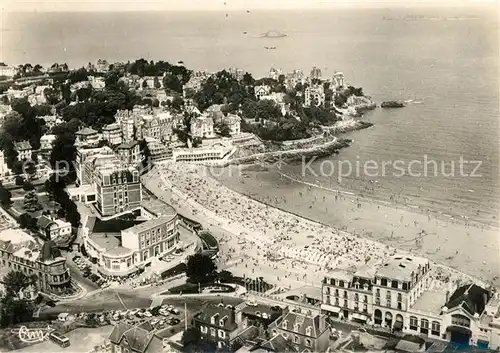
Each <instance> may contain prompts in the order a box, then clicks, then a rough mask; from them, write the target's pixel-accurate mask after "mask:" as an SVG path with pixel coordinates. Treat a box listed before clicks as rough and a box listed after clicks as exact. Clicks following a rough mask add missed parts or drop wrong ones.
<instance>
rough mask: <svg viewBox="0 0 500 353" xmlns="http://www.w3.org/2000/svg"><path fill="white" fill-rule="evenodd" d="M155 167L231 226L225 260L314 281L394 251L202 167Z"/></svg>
mask: <svg viewBox="0 0 500 353" xmlns="http://www.w3.org/2000/svg"><path fill="white" fill-rule="evenodd" d="M157 172H159V175H158V176H159V177H160V180H161V187H162V188H165V189H167V188H170V189H175V190H177V191H178V192H179V193H180V194H182V195H183V197H182V198H180V199H179V200H178V202H184V203H186V204H189V206H190V207H192V211H194V212H206V213H207V215H209V216H210V218H211V219H214V220H217V222H218V225H219V226H224V228H225V229H229V230H231V232H229V234H227V236H226V238H225V239H219V241H221V242H222V243H224V242H227V243H228V244H229V245H228V246H227V251H226V252H225V253H222V254H221V255H220V257H221V260H222V263H227V264H242V265H243V264H244V265H245V268H246V269H250V270H251V271H252V274H256V273H255V271H257V272H259V273H262V272H266V270H265V268H268V269H274V270H276V271H277V272H280V271H281V272H280V273H281V276H282V278H283V277H285V278H292V279H294V280H296V281H299V282H300V281H304V282H314V280H316V279H317V278H321V276H323V275H324V274H325V271H329V270H332V269H338V268H342V269H350V270H355V269H357V268H359V267H361V266H364V265H368V266H377V265H378V264H380V263H382V262H383V261H384V260H385V259H387V258H388V257H390V256H392V255H395V254H396V249H394V248H391V247H389V246H386V245H384V244H382V243H379V242H375V241H371V240H369V239H363V238H359V237H357V236H355V235H352V234H348V233H346V232H343V231H342V230H337V229H334V228H331V227H328V226H325V225H322V224H319V223H316V222H312V221H309V220H306V219H304V218H301V217H298V216H295V215H293V214H290V213H287V212H285V211H282V210H279V209H277V208H274V207H270V206H268V205H266V204H264V203H261V202H258V201H255V200H253V199H251V198H249V197H246V196H243V195H240V194H238V193H236V192H234V191H232V190H231V189H229V188H227V187H225V186H224V185H222V184H220V183H219V182H218V181H216V180H215V179H213V178H211V177H210V176H209V175H208V173H206V170H204V167H202V166H192V165H183V164H167V165H163V166H162V167H161V169H159V170H158V171H157ZM339 197H342V196H339ZM269 198H272V196H269ZM269 203H270V202H269ZM197 206H201V207H197ZM357 207H360V206H359V204H358V206H357ZM235 235H236V239H235ZM241 250H244V251H241ZM242 253H243V254H242ZM250 258H251V261H249V260H250ZM278 269H279V270H280V271H278ZM276 271H273V272H276ZM457 275H459V274H458V273H456V272H455V271H453V270H451V269H447V270H446V271H445V273H443V272H442V270H441V272H440V275H439V278H440V280H442V281H443V282H448V281H449V280H451V279H452V277H453V278H456V277H457ZM459 276H460V277H461V275H459ZM282 278H280V276H277V277H276V278H274V279H275V280H280V279H282ZM313 278H314V279H313Z"/></svg>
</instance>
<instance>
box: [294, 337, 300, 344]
mask: <svg viewBox="0 0 500 353" xmlns="http://www.w3.org/2000/svg"><path fill="white" fill-rule="evenodd" d="M293 343H295V344H299V336H294V337H293Z"/></svg>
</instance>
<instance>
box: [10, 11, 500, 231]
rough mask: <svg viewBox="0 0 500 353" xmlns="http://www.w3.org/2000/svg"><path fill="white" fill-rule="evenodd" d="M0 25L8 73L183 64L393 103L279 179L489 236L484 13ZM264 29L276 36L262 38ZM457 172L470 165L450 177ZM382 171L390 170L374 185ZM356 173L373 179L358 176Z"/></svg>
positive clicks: (274, 178) (491, 73)
mask: <svg viewBox="0 0 500 353" xmlns="http://www.w3.org/2000/svg"><path fill="white" fill-rule="evenodd" d="M1 26H2V36H1V42H0V54H1V59H0V61H4V62H6V63H7V64H16V65H17V64H20V63H26V62H29V63H31V64H36V63H39V64H41V65H43V66H45V67H46V66H48V65H51V64H52V63H54V62H59V63H63V62H66V63H68V64H69V65H70V67H79V66H82V65H86V63H88V62H95V61H96V60H97V59H99V58H103V59H107V60H108V61H110V62H114V61H127V60H135V59H137V58H141V57H142V58H145V59H148V60H166V61H169V62H172V63H176V62H178V61H183V62H184V64H185V65H186V66H187V67H189V68H192V69H195V70H209V71H216V70H220V69H223V68H230V67H234V68H242V69H245V70H247V71H248V72H250V73H252V74H253V75H254V77H262V76H264V75H266V74H267V73H268V72H269V69H270V68H271V67H275V68H279V69H282V70H283V71H284V72H289V71H292V70H293V69H302V70H303V71H304V72H305V73H306V74H307V73H309V71H310V70H311V68H312V67H313V66H316V67H318V68H320V69H321V70H322V75H323V76H324V77H328V76H331V75H333V73H334V72H335V71H342V72H343V73H344V75H345V77H346V81H347V82H348V83H349V84H352V85H354V86H356V87H363V90H364V92H365V94H366V95H369V96H371V97H372V98H373V99H374V100H375V101H376V102H378V103H381V102H382V101H385V100H405V101H407V103H408V104H407V106H406V107H405V108H401V109H381V108H377V109H376V110H374V111H370V112H368V113H366V114H365V115H364V116H363V118H362V119H363V120H365V121H369V122H372V123H373V124H374V126H373V127H371V128H369V129H366V130H361V131H355V132H350V133H347V134H345V135H343V137H346V138H350V139H352V140H353V142H352V143H351V146H350V147H348V148H345V149H343V150H341V151H340V153H339V154H338V155H335V156H331V157H328V158H327V159H322V160H317V161H314V162H312V163H311V164H309V165H308V166H309V167H308V168H306V169H305V173H304V165H303V163H295V164H288V165H283V166H281V172H283V173H285V174H287V175H293V176H296V177H299V178H300V179H302V180H304V181H307V182H310V183H314V184H318V185H322V186H323V187H329V188H334V189H343V190H349V191H350V192H354V193H356V194H361V195H363V196H366V197H371V198H377V199H381V200H387V201H389V202H394V203H401V204H405V205H407V206H411V207H420V208H425V209H430V210H434V211H437V212H442V213H445V214H451V215H454V216H459V217H462V216H463V217H468V218H470V219H473V220H476V221H478V222H482V223H485V224H493V225H496V226H498V216H499V210H500V197H499V196H500V182H499V175H500V174H499V148H500V140H499V82H498V80H499V38H498V16H497V10H496V8H495V7H494V6H493V7H470V8H469V7H459V8H452V7H447V8H438V7H433V8H422V7H415V8H412V7H405V8H390V7H388V8H380V7H379V8H337V9H328V10H323V11H304V10H301V11H276V10H274V11H251V12H246V11H242V12H229V13H227V14H226V13H224V12H137V13H130V12H125V13H110V12H103V13H4V14H3V16H2V23H1ZM269 30H276V31H279V32H283V33H285V34H286V35H287V36H286V37H282V38H263V37H262V34H263V33H265V32H267V31H269ZM266 46H267V47H276V49H272V50H269V49H265V47H266ZM460 160H464V161H469V163H466V164H465V163H464V164H463V165H464V167H463V169H462V170H460V166H459V163H460ZM369 161H370V162H369ZM394 161H399V164H400V166H401V165H402V166H404V168H405V170H406V172H405V173H404V174H403V175H399V174H400V173H399V174H398V172H395V167H394V164H393V163H394ZM425 161H435V162H436V163H437V166H438V167H437V168H438V170H434V169H432V168H434V164H429V165H430V166H431V167H430V168H431V170H430V171H429V170H428V171H427V174H426V175H423V174H422V173H423V172H424V169H423V165H422V163H425ZM470 161H473V162H470ZM339 162H345V163H347V164H349V163H350V164H351V165H352V166H354V167H355V166H356V163H358V165H361V166H362V167H361V168H362V171H361V172H360V173H355V172H353V173H351V174H349V175H342V176H340V175H339V174H338V173H334V172H332V170H331V168H332V166H339ZM384 162H385V163H386V165H389V167H386V169H385V172H382V169H381V168H382V167H381V165H382V163H384ZM411 162H413V163H412V164H411V166H412V167H411V168H413V169H412V170H410V167H409V166H410V163H411ZM419 162H420V163H419ZM366 163H370V165H372V166H373V165H376V167H375V169H373V167H370V168H371V169H370V171H369V172H368V173H366V172H364V170H363V166H364V165H366ZM428 163H432V162H428ZM453 164H454V165H455V167H454V168H455V170H454V171H453V170H452V165H453ZM441 165H442V166H443V167H441ZM391 166H392V167H391ZM311 170H313V171H315V172H314V173H313V172H311ZM321 171H323V173H321ZM410 172H411V173H412V174H413V175H410ZM472 172H474V173H472ZM343 173H345V172H343ZM472 174H473V175H472ZM258 178H259V179H261V180H263V181H265V183H263V184H262V185H263V186H262V187H260V188H259V187H256V186H255V185H254V184H253V185H252V186H248V187H249V188H250V187H251V188H252V190H246V191H248V192H250V191H251V192H253V193H257V194H261V195H269V194H272V193H273V190H274V187H273V185H274V184H276V185H278V184H280V183H282V177H280V175H279V173H276V170H269V171H267V172H260V174H259V176H258ZM245 187H246V186H245V185H243V183H242V184H240V185H239V187H238V188H239V189H240V190H241V191H245ZM284 197H286V195H285V196H284ZM290 197H296V196H290Z"/></svg>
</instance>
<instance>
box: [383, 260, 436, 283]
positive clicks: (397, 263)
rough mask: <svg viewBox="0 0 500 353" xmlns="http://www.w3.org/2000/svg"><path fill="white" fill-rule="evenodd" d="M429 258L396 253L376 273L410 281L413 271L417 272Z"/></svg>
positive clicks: (385, 276)
mask: <svg viewBox="0 0 500 353" xmlns="http://www.w3.org/2000/svg"><path fill="white" fill-rule="evenodd" d="M428 263H429V260H427V259H424V258H422V257H415V256H408V255H399V256H398V255H396V256H394V257H393V258H392V259H390V260H389V261H387V262H386V263H384V264H383V265H382V266H380V267H379V268H378V269H377V272H376V275H377V276H380V277H384V278H389V279H394V280H398V281H410V280H411V273H412V272H414V273H417V272H418V268H419V266H420V267H421V266H424V265H426V264H428Z"/></svg>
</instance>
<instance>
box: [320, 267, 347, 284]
mask: <svg viewBox="0 0 500 353" xmlns="http://www.w3.org/2000/svg"><path fill="white" fill-rule="evenodd" d="M326 277H328V278H334V279H337V280H341V281H345V282H351V281H352V278H353V273H352V272H351V271H347V270H339V269H335V270H333V271H329V272H328V273H327V276H326Z"/></svg>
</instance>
